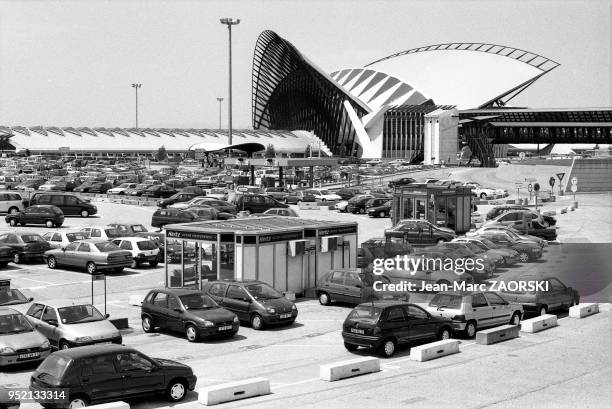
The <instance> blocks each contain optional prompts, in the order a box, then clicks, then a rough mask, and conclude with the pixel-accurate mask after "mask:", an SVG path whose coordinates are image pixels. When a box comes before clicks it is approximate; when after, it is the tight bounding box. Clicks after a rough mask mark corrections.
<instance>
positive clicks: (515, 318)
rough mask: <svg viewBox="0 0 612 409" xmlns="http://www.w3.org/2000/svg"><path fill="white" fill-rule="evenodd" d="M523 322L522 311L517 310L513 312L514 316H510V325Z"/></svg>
mask: <svg viewBox="0 0 612 409" xmlns="http://www.w3.org/2000/svg"><path fill="white" fill-rule="evenodd" d="M520 323H521V313H520V312H518V311H517V312H515V313H514V314H512V318H510V325H519V324H520Z"/></svg>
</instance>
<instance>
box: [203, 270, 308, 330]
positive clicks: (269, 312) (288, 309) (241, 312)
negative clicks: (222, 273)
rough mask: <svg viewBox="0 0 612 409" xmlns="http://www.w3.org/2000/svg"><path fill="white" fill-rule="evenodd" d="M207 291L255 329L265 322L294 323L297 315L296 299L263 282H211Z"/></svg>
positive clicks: (268, 323) (264, 324)
mask: <svg viewBox="0 0 612 409" xmlns="http://www.w3.org/2000/svg"><path fill="white" fill-rule="evenodd" d="M204 292H206V294H208V295H210V296H211V297H212V299H213V300H215V301H216V302H217V303H218V304H219V305H221V306H222V307H224V308H227V309H228V310H230V311H232V312H233V313H235V314H236V315H237V316H238V319H239V320H240V321H244V322H250V323H251V327H253V329H256V330H260V329H263V328H264V327H265V326H266V325H275V324H286V325H291V324H293V322H294V321H295V319H296V317H297V315H298V310H297V307H296V306H295V304H294V303H293V302H291V301H289V300H288V299H286V298H285V297H284V296H283V294H282V293H280V292H279V291H277V290H275V289H274V288H272V287H271V286H269V285H268V284H266V283H264V282H261V281H256V280H245V281H232V280H227V281H211V282H209V283H207V284H206V286H205V288H204Z"/></svg>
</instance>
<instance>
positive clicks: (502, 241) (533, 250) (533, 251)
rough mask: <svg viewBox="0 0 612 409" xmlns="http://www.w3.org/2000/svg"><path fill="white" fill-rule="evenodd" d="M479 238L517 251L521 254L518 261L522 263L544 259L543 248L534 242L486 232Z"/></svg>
mask: <svg viewBox="0 0 612 409" xmlns="http://www.w3.org/2000/svg"><path fill="white" fill-rule="evenodd" d="M478 237H484V238H486V239H489V240H491V241H492V242H493V243H495V244H497V245H498V246H502V247H506V248H509V249H512V250H515V251H517V252H518V253H519V254H518V259H519V261H520V262H521V263H526V262H528V261H535V260H537V259H539V258H540V257H542V247H540V246H539V245H538V244H536V243H533V242H528V241H518V240H515V239H513V238H512V237H510V236H508V235H506V234H503V233H496V232H493V231H484V232H482V233H480V234H479V235H478Z"/></svg>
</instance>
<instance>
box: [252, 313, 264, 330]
mask: <svg viewBox="0 0 612 409" xmlns="http://www.w3.org/2000/svg"><path fill="white" fill-rule="evenodd" d="M263 327H264V321H263V318H261V315H259V314H253V316H252V317H251V328H253V329H254V330H257V331H259V330H261V329H263Z"/></svg>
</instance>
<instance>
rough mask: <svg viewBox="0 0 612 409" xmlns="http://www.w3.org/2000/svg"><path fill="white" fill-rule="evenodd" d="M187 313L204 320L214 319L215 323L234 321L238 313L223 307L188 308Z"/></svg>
mask: <svg viewBox="0 0 612 409" xmlns="http://www.w3.org/2000/svg"><path fill="white" fill-rule="evenodd" d="M187 314H188V315H192V316H194V317H196V318H201V319H203V320H207V321H212V322H214V323H215V324H216V323H219V322H226V321H233V319H234V317H235V316H236V314H234V313H233V312H231V311H228V310H226V309H225V308H221V307H218V308H210V309H201V310H197V309H195V310H187Z"/></svg>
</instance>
